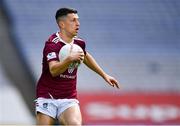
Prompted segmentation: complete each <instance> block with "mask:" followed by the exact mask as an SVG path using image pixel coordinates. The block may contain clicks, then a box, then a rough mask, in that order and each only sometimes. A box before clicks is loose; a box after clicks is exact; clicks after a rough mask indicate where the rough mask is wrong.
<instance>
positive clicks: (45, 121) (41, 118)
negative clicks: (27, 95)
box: [36, 112, 55, 125]
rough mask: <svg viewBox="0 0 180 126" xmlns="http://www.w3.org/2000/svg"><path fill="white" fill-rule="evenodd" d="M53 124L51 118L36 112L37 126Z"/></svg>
mask: <svg viewBox="0 0 180 126" xmlns="http://www.w3.org/2000/svg"><path fill="white" fill-rule="evenodd" d="M54 122H55V120H54V119H53V118H52V117H50V116H48V115H45V114H43V113H40V112H37V115H36V124H37V125H53V124H54Z"/></svg>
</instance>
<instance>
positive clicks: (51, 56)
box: [44, 42, 59, 62]
mask: <svg viewBox="0 0 180 126" xmlns="http://www.w3.org/2000/svg"><path fill="white" fill-rule="evenodd" d="M44 57H45V58H46V61H47V62H50V61H59V56H58V50H57V48H56V44H55V43H51V42H47V43H46V45H45V48H44Z"/></svg>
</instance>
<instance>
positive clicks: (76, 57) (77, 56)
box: [68, 46, 84, 62]
mask: <svg viewBox="0 0 180 126" xmlns="http://www.w3.org/2000/svg"><path fill="white" fill-rule="evenodd" d="M72 49H73V46H71V49H70V53H69V56H68V58H69V59H70V61H71V62H74V61H76V62H81V61H83V60H84V52H83V51H78V52H73V51H72Z"/></svg>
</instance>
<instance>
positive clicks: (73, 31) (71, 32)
mask: <svg viewBox="0 0 180 126" xmlns="http://www.w3.org/2000/svg"><path fill="white" fill-rule="evenodd" d="M79 26H80V23H79V17H78V15H77V14H74V13H71V14H68V15H67V17H66V19H65V20H64V28H63V29H64V31H65V32H66V34H67V35H68V36H71V37H74V36H76V35H77V33H78V30H79Z"/></svg>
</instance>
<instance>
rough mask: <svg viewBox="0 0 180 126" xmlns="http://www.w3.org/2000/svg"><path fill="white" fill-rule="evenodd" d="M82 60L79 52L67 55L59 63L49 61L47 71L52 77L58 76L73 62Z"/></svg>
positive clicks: (82, 57) (81, 54)
mask: <svg viewBox="0 0 180 126" xmlns="http://www.w3.org/2000/svg"><path fill="white" fill-rule="evenodd" d="M83 59H84V53H83V52H81V51H79V52H77V53H71V52H70V54H69V56H68V57H67V58H66V59H65V60H63V61H61V62H59V61H50V62H49V71H50V73H51V75H52V76H53V77H56V76H58V75H59V74H61V73H63V72H65V71H66V69H67V68H68V66H69V65H70V64H71V63H72V62H74V61H79V62H80V60H83Z"/></svg>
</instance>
